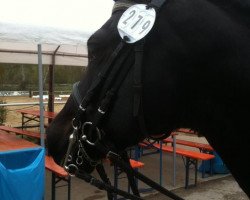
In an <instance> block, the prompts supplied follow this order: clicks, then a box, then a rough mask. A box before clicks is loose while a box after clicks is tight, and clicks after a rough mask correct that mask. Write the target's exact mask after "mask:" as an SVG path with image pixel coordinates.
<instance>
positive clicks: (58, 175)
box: [45, 156, 71, 200]
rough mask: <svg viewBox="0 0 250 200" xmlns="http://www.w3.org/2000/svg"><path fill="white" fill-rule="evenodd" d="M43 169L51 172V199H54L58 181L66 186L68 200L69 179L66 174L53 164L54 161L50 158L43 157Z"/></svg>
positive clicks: (69, 191)
mask: <svg viewBox="0 0 250 200" xmlns="http://www.w3.org/2000/svg"><path fill="white" fill-rule="evenodd" d="M45 168H46V169H47V170H49V171H51V172H52V179H51V199H52V200H55V199H56V184H57V183H59V182H60V181H64V182H66V183H67V184H66V186H68V200H70V193H71V177H70V176H69V174H68V172H66V171H65V169H64V168H63V167H61V166H59V165H58V164H56V163H55V161H54V159H53V158H52V157H50V156H45Z"/></svg>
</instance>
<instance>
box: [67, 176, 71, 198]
mask: <svg viewBox="0 0 250 200" xmlns="http://www.w3.org/2000/svg"><path fill="white" fill-rule="evenodd" d="M67 182H68V200H70V197H71V176H69V177H68V181H67Z"/></svg>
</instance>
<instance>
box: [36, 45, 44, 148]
mask: <svg viewBox="0 0 250 200" xmlns="http://www.w3.org/2000/svg"><path fill="white" fill-rule="evenodd" d="M37 48H38V76H39V78H38V79H39V103H40V104H39V105H40V134H41V140H40V144H41V146H42V147H45V144H44V134H45V131H44V112H43V109H44V105H43V65H42V45H41V44H38V46H37Z"/></svg>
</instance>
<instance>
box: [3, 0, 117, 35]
mask: <svg viewBox="0 0 250 200" xmlns="http://www.w3.org/2000/svg"><path fill="white" fill-rule="evenodd" d="M112 6H113V0H0V22H7V23H18V24H28V25H36V26H52V27H55V28H63V29H69V30H79V31H90V32H91V31H95V30H96V29H98V28H100V26H101V25H102V24H103V23H105V21H106V20H107V19H108V18H109V17H110V15H111V10H112Z"/></svg>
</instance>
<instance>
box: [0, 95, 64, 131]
mask: <svg viewBox="0 0 250 200" xmlns="http://www.w3.org/2000/svg"><path fill="white" fill-rule="evenodd" d="M0 99H1V100H3V101H5V102H6V103H29V102H30V103H31V102H39V100H38V99H34V98H29V97H0ZM66 100H67V98H63V99H62V100H61V101H66ZM63 106H64V104H55V112H59V111H60V110H61V109H62V107H63ZM44 107H45V110H47V105H44ZM6 108H7V110H8V111H7V119H6V122H5V124H6V125H7V126H21V117H22V116H21V114H20V113H18V112H16V111H17V110H20V109H33V110H39V105H22V106H7V107H6Z"/></svg>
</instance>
